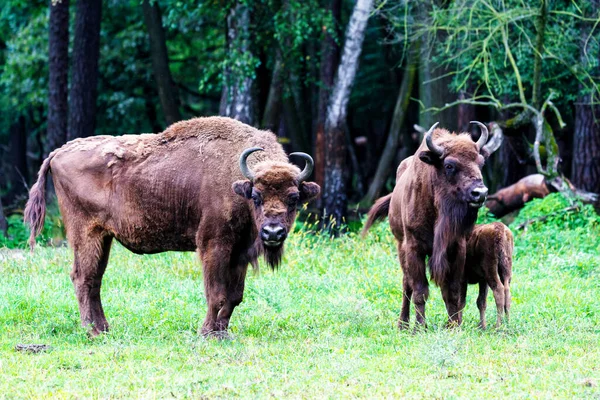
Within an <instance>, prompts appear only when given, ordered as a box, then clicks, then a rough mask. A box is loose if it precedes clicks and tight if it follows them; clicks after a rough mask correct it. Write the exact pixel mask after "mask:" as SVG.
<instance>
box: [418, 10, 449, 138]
mask: <svg viewBox="0 0 600 400" xmlns="http://www.w3.org/2000/svg"><path fill="white" fill-rule="evenodd" d="M434 1H436V0H427V1H425V0H423V1H420V2H418V4H419V5H418V6H417V7H418V11H417V12H418V14H419V16H418V18H419V19H420V20H421V21H429V20H430V18H429V13H430V11H431V10H432V3H433V2H434ZM437 2H438V3H441V2H440V1H437ZM438 6H439V5H438ZM421 23H422V24H427V23H428V22H421ZM436 32H437V33H436V35H437V37H436V38H432V37H431V33H425V34H423V35H422V36H421V41H420V43H419V45H420V46H419V47H420V51H419V58H420V59H419V99H420V100H421V103H422V106H423V107H424V108H425V109H428V108H430V107H441V106H443V105H444V104H447V103H451V102H453V101H455V100H456V95H455V94H454V93H452V92H451V91H450V90H449V89H448V88H449V87H450V85H451V83H452V76H451V75H448V73H449V72H451V71H450V69H448V68H446V67H444V66H442V65H438V64H436V63H435V62H434V61H433V57H432V46H431V43H432V42H433V41H436V42H438V43H442V42H443V41H444V40H445V35H446V34H445V33H444V32H443V31H442V30H441V29H438V30H436ZM435 122H439V123H440V127H442V128H446V129H449V130H451V131H452V130H456V129H457V128H458V126H457V125H458V120H457V116H456V110H453V109H447V110H444V111H441V112H438V113H433V112H430V111H428V112H423V110H421V114H420V115H419V125H421V126H422V127H423V128H425V129H429V128H430V127H431V125H433V124H434V123H435Z"/></svg>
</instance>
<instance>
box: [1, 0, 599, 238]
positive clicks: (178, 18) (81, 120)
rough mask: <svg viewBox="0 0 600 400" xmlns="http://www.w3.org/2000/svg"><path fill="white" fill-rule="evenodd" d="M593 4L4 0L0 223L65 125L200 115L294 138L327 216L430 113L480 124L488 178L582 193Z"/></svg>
mask: <svg viewBox="0 0 600 400" xmlns="http://www.w3.org/2000/svg"><path fill="white" fill-rule="evenodd" d="M599 13H600V1H599V0H592V1H576V0H572V1H570V0H537V1H523V0H423V1H416V2H415V1H411V2H409V1H402V0H378V1H373V0H358V1H346V0H344V1H342V0H306V1H300V0H245V1H242V0H237V1H231V0H229V1H226V0H213V1H211V0H207V1H193V0H190V1H182V0H158V1H150V0H143V1H142V0H121V1H117V0H104V1H102V0H71V1H69V0H62V1H57V0H52V1H51V2H48V1H36V0H33V1H29V0H5V1H3V3H2V6H1V8H0V74H1V75H0V110H1V112H0V160H1V161H0V199H1V203H0V230H2V231H4V232H5V233H6V229H7V224H6V219H5V216H7V215H20V214H21V213H22V209H23V206H24V202H25V201H26V199H27V192H28V188H29V187H30V185H31V184H32V182H33V180H34V179H35V174H36V172H37V170H38V168H39V166H40V164H41V162H42V160H43V159H44V157H45V156H47V154H48V153H49V152H50V151H52V150H53V149H55V148H57V147H59V146H61V145H62V144H63V143H65V142H66V141H68V140H71V139H74V138H77V137H86V136H91V135H100V134H108V135H122V134H136V133H142V132H160V131H162V130H163V129H164V128H165V127H166V126H168V125H170V124H171V123H173V122H176V121H178V120H182V119H188V118H193V117H198V116H208V115H227V116H231V117H233V118H236V119H239V120H241V121H243V122H245V123H248V124H251V125H253V126H256V127H259V128H264V129H270V130H272V131H273V132H275V133H276V134H277V136H278V138H279V140H280V142H281V143H282V144H283V145H284V147H285V148H286V150H288V151H304V152H307V153H309V154H312V155H313V157H314V158H315V163H316V168H315V175H314V179H315V180H316V181H317V182H318V183H319V184H321V185H322V187H323V192H322V193H323V194H322V196H321V198H320V199H319V200H318V201H317V202H316V203H315V204H311V205H310V207H309V211H311V214H312V215H313V216H320V217H321V221H322V222H324V223H322V224H321V226H325V227H327V228H329V229H332V230H333V231H334V232H335V233H337V232H338V230H339V227H340V225H342V226H344V225H347V224H351V223H352V222H351V221H352V220H355V219H356V218H355V217H356V215H357V212H358V213H360V212H362V211H364V210H365V209H366V208H367V207H368V206H370V204H372V202H373V201H374V200H375V199H376V198H377V197H379V196H381V195H384V194H385V193H387V192H389V191H390V190H391V189H392V188H393V186H394V178H395V168H396V166H397V165H398V163H399V162H400V161H401V160H402V159H404V158H406V157H407V156H409V155H411V154H413V153H414V151H415V149H416V147H417V146H418V144H419V142H420V139H421V137H422V133H423V128H425V129H428V128H429V127H430V126H431V125H432V124H433V123H434V122H436V121H439V122H440V124H441V126H442V127H445V128H448V129H450V130H456V131H469V130H471V129H473V127H472V126H471V125H470V124H469V121H471V120H479V121H482V122H484V123H486V124H487V125H488V126H489V127H490V130H491V132H492V134H493V136H492V139H494V146H495V147H499V148H498V150H497V151H496V152H495V153H494V155H493V156H492V157H491V159H490V160H489V161H488V162H487V164H486V166H485V168H484V178H485V180H486V184H487V185H488V186H489V188H490V193H494V192H496V191H498V190H499V189H501V188H505V187H510V185H512V184H514V183H515V182H517V181H519V179H521V178H523V177H525V176H528V175H531V174H539V176H541V177H542V178H543V184H544V185H545V186H546V187H547V188H549V189H550V191H556V190H558V191H564V192H568V193H570V194H574V193H575V192H574V191H577V192H576V193H582V194H583V195H584V197H585V196H587V195H590V193H588V192H592V193H598V192H600V120H599V117H600V113H599V112H598V111H599V110H600V107H599V106H598V99H599V95H600V87H599V83H600V74H599V69H598V66H599V65H598V64H599V62H600V51H599V39H600V32H599V29H598V24H599V22H600V17H599ZM415 125H416V126H415ZM473 134H474V137H475V138H477V135H478V134H479V132H478V131H476V130H474V131H473ZM587 198H588V199H590V198H591V199H592V201H593V200H594V199H595V198H594V197H593V195H591V197H589V196H588V197H587Z"/></svg>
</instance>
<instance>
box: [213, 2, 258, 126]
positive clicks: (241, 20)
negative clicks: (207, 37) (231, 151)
mask: <svg viewBox="0 0 600 400" xmlns="http://www.w3.org/2000/svg"><path fill="white" fill-rule="evenodd" d="M227 48H228V52H229V57H230V59H233V58H236V57H237V55H238V54H239V55H244V56H245V57H248V55H249V54H251V53H250V10H249V9H248V6H247V5H245V4H243V3H242V2H238V3H237V4H236V5H235V6H233V7H232V8H231V10H230V11H229V15H228V16H227ZM232 54H233V56H232ZM224 75H225V82H224V84H223V92H222V94H221V106H220V110H219V111H220V114H221V115H224V116H227V117H231V118H234V119H237V120H239V121H241V122H244V123H246V124H248V125H254V121H255V116H254V114H255V104H254V81H253V79H252V78H251V77H250V76H247V74H246V76H244V74H241V75H242V76H239V75H240V73H239V71H236V72H235V73H233V72H232V71H231V69H230V68H229V67H226V69H225V73H224Z"/></svg>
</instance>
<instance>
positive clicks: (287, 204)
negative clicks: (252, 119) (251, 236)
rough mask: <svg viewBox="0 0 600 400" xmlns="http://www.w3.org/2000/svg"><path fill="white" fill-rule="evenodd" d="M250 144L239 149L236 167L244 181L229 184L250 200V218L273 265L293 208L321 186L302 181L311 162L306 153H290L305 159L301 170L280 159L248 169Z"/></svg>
mask: <svg viewBox="0 0 600 400" xmlns="http://www.w3.org/2000/svg"><path fill="white" fill-rule="evenodd" d="M262 150H263V149H261V148H259V147H252V148H249V149H246V150H244V151H243V152H242V154H241V156H240V169H241V171H242V174H243V175H244V176H245V177H246V178H247V180H241V181H236V182H234V183H233V191H234V192H235V193H236V194H238V195H240V196H242V197H244V198H246V199H247V200H251V201H252V203H253V207H252V208H253V210H254V211H253V212H254V220H255V223H256V229H257V230H258V239H259V243H260V244H262V247H263V250H264V253H265V257H266V259H267V262H268V263H269V264H270V265H271V266H276V265H277V264H278V263H279V262H280V259H281V255H282V249H283V243H284V241H285V239H286V238H287V235H288V233H289V232H290V230H291V229H292V225H293V223H294V220H295V218H296V207H297V206H298V205H299V204H302V203H306V202H308V201H310V200H312V199H313V198H315V197H316V196H317V195H318V194H319V192H320V191H321V188H320V187H319V185H317V184H316V183H314V182H305V181H306V179H308V177H309V176H310V174H311V172H312V170H313V166H314V162H313V159H312V157H311V156H309V155H308V154H306V153H291V154H290V157H291V156H297V157H301V158H303V159H304V160H305V162H306V165H305V167H304V170H302V171H300V169H299V168H298V167H296V166H295V165H292V164H290V163H286V162H281V161H263V162H260V163H258V164H257V165H256V166H255V167H254V171H252V170H250V168H249V167H248V164H247V159H248V156H249V155H250V154H252V153H254V152H255V151H262Z"/></svg>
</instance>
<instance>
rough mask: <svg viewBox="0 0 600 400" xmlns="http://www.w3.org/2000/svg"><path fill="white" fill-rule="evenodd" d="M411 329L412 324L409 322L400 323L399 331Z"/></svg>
mask: <svg viewBox="0 0 600 400" xmlns="http://www.w3.org/2000/svg"><path fill="white" fill-rule="evenodd" d="M408 328H410V323H409V322H408V321H402V320H401V321H398V329H399V330H401V331H406V330H408Z"/></svg>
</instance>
